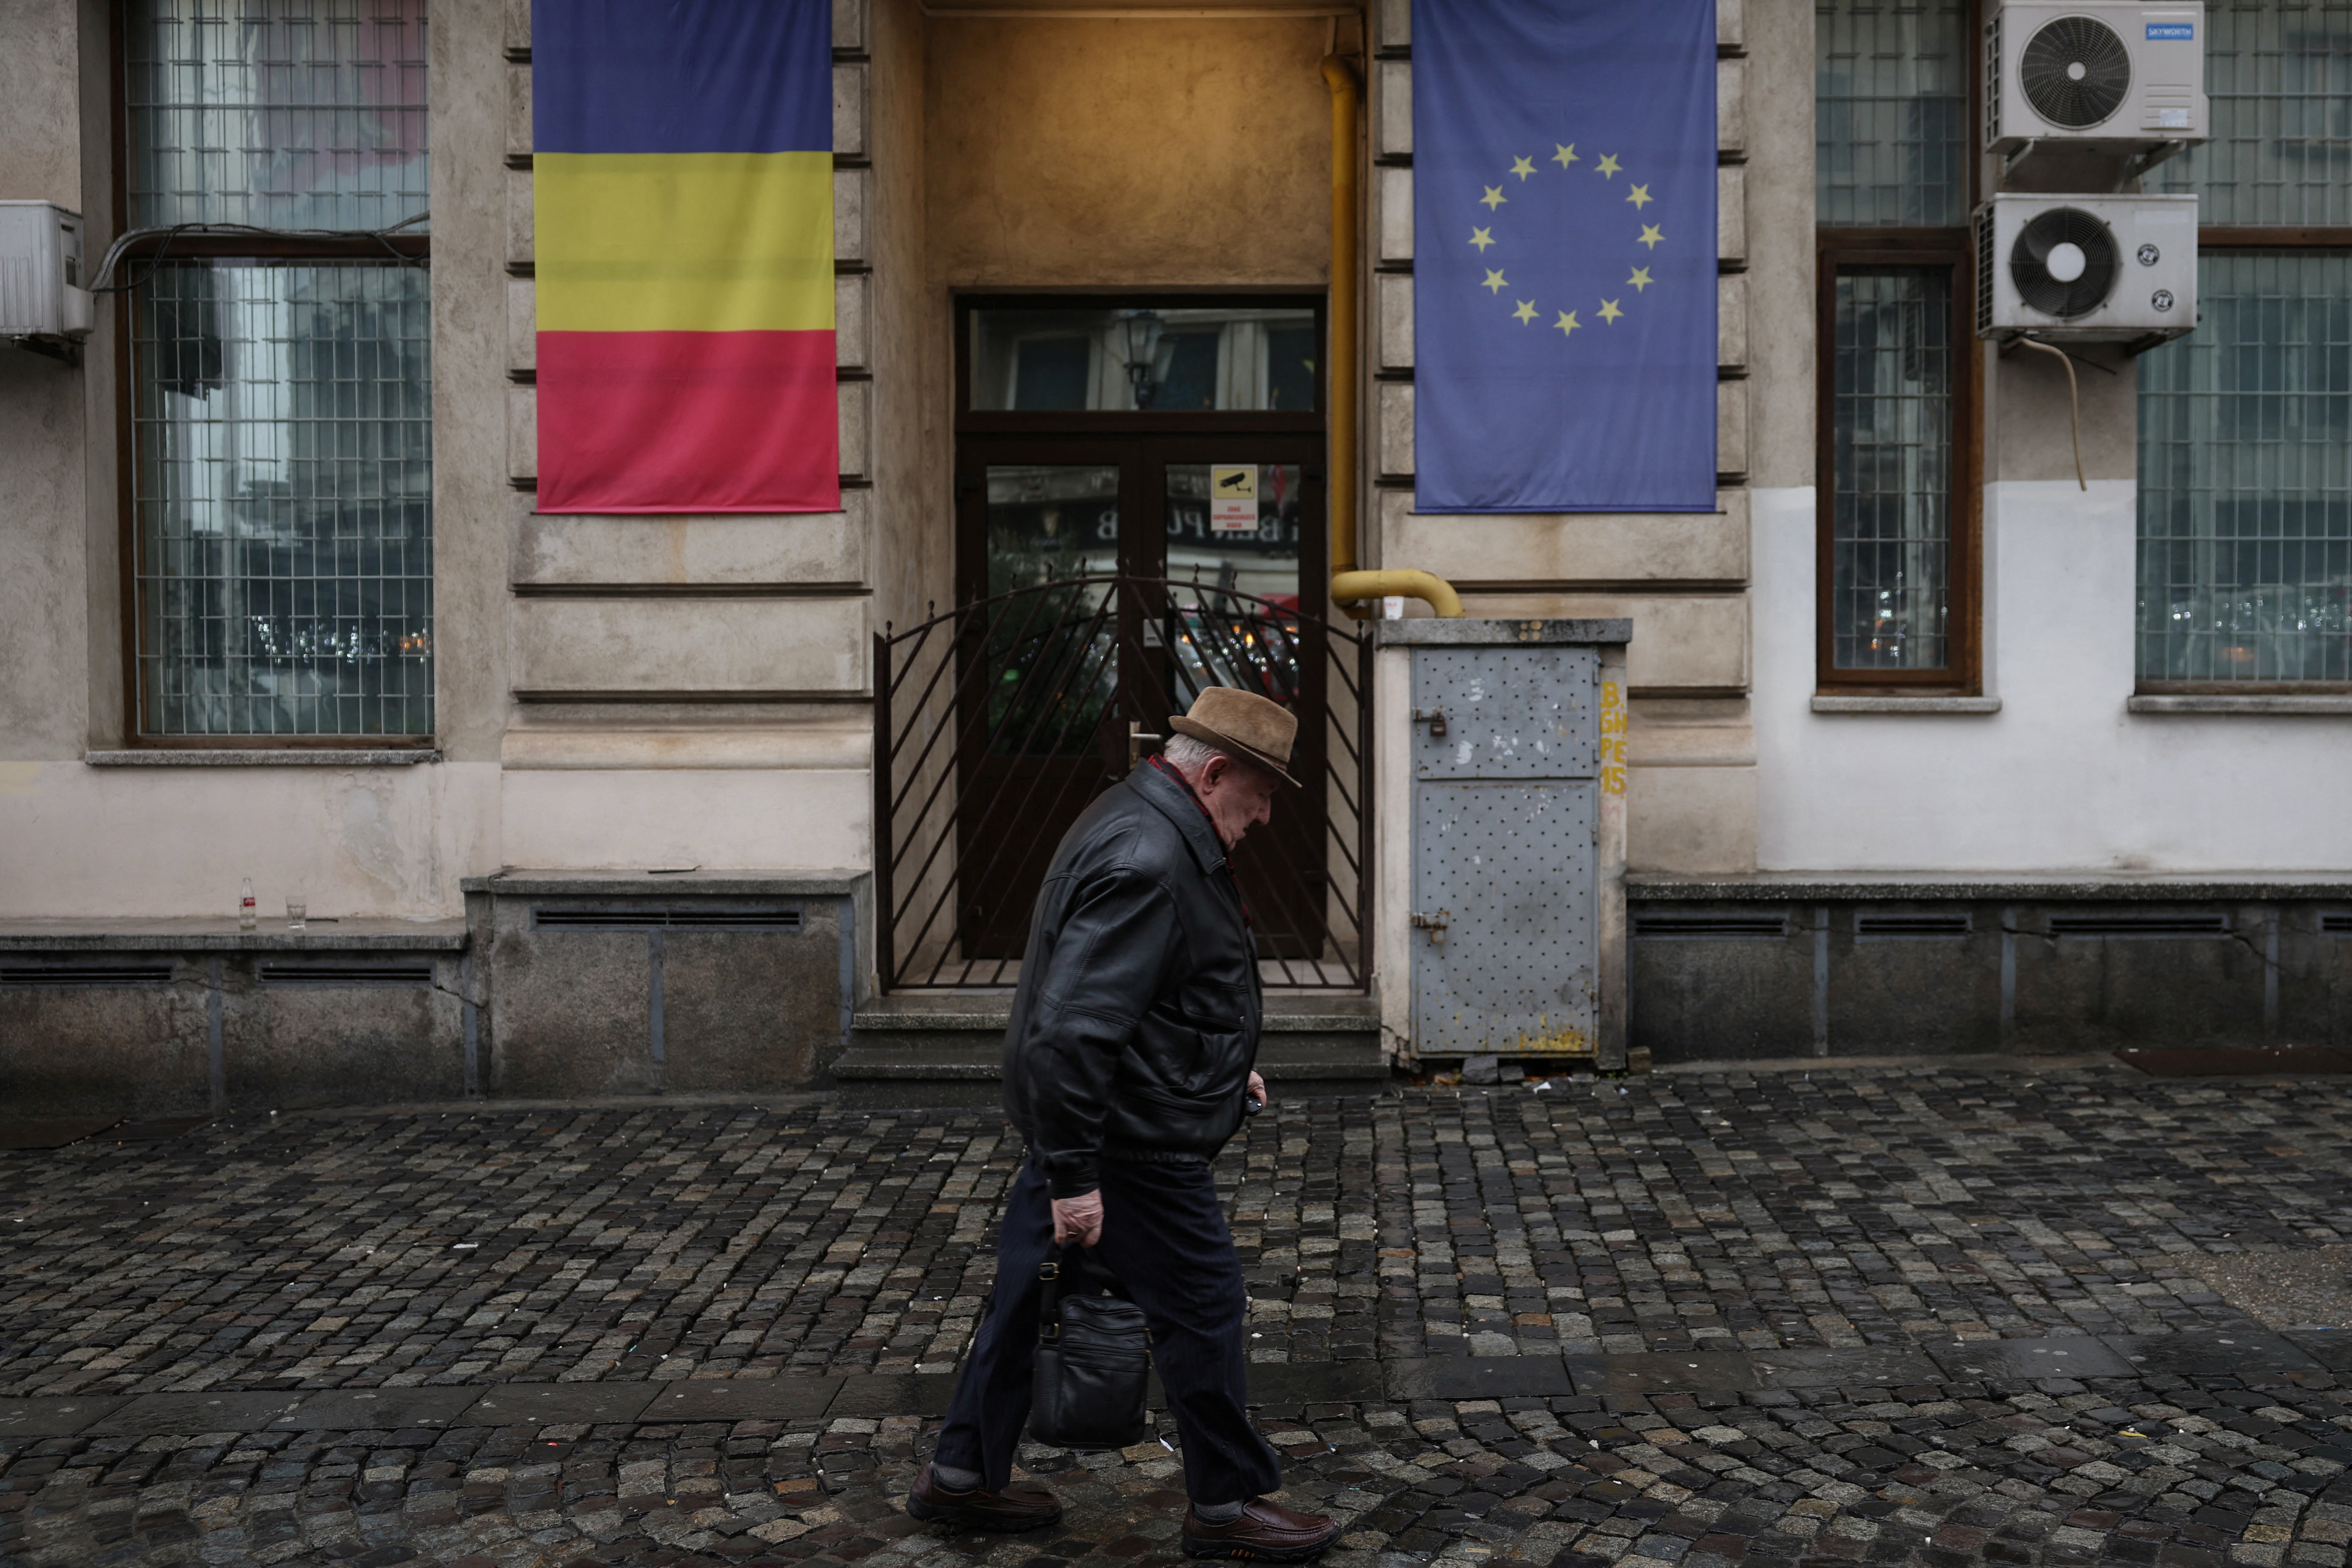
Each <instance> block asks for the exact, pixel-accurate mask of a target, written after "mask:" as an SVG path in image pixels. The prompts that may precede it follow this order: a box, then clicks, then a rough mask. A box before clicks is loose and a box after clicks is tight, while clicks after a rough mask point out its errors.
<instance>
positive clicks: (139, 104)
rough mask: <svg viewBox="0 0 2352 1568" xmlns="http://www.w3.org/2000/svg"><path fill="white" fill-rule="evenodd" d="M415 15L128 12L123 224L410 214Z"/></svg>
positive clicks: (355, 9) (416, 83)
mask: <svg viewBox="0 0 2352 1568" xmlns="http://www.w3.org/2000/svg"><path fill="white" fill-rule="evenodd" d="M126 52H127V56H128V58H127V60H126V68H125V73H124V85H125V89H126V92H127V95H128V103H129V110H130V117H131V125H130V131H131V210H132V213H133V215H134V216H133V219H132V221H133V222H134V223H136V224H139V225H142V226H152V225H162V224H175V223H243V224H255V225H259V226H267V227H272V228H385V227H389V226H392V225H394V224H397V223H401V222H403V221H404V220H405V219H409V218H413V217H416V216H419V215H421V214H423V213H424V211H425V206H426V203H427V190H428V186H427V182H426V178H425V0H267V3H266V4H257V3H254V0H132V3H131V11H130V18H129V26H128V29H127V45H126ZM415 228H416V230H421V228H422V225H418V226H415Z"/></svg>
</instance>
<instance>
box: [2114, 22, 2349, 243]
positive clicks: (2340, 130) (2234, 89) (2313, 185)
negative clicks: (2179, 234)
mask: <svg viewBox="0 0 2352 1568" xmlns="http://www.w3.org/2000/svg"><path fill="white" fill-rule="evenodd" d="M2205 33H2206V44H2205V89H2206V93H2207V95H2208V97H2210V100H2212V109H2213V116H2212V121H2211V125H2210V129H2211V132H2212V139H2211V140H2210V141H2208V142H2204V143H2203V144H2201V145H2200V146H2195V147H2191V148H2189V150H2188V151H2187V152H2186V153H2182V154H2181V155H2180V156H2179V157H2178V158H2175V159H2173V160H2171V161H2170V162H2168V163H2163V164H2160V165H2158V167H2157V168H2156V169H2155V170H2153V171H2151V173H2150V174H2149V175H2148V177H2147V181H2146V188H2147V189H2148V190H2151V191H2158V190H2160V191H2167V192H2179V193H2181V194H2184V195H2185V194H2189V193H2194V194H2195V195H2198V196H2199V197H2200V198H2201V200H2200V203H2199V207H2198V221H2199V222H2200V223H2215V224H2260V223H2276V224H2296V225H2321V224H2352V5H2344V4H2342V3H2341V0H2334V3H2328V4H2318V3H2314V0H2206V4H2205Z"/></svg>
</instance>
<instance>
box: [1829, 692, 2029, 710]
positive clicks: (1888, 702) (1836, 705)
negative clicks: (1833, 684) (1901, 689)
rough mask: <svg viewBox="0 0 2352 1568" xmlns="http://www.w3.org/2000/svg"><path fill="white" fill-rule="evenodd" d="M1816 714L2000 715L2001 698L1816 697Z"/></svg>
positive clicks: (1890, 693) (1891, 694)
mask: <svg viewBox="0 0 2352 1568" xmlns="http://www.w3.org/2000/svg"><path fill="white" fill-rule="evenodd" d="M1813 711H1814V712H1816V713H1915V714H1916V713H1998V712H2000V698H1998V697H1904V696H1897V695H1896V694H1895V693H1893V692H1888V693H1887V694H1885V696H1878V695H1875V694H1873V695H1871V696H1867V697H1855V696H1836V697H1832V696H1817V697H1815V698H1814V699H1813Z"/></svg>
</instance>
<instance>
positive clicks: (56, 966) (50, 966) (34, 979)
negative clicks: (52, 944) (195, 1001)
mask: <svg viewBox="0 0 2352 1568" xmlns="http://www.w3.org/2000/svg"><path fill="white" fill-rule="evenodd" d="M171 983H172V966H171V964H170V963H73V964H67V963H9V964H0V989H5V990H11V991H44V990H56V989H58V988H61V987H67V986H81V985H169V984H171Z"/></svg>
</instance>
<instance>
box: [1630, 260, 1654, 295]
mask: <svg viewBox="0 0 2352 1568" xmlns="http://www.w3.org/2000/svg"><path fill="white" fill-rule="evenodd" d="M1653 281H1654V279H1652V278H1651V276H1650V269H1649V268H1646V267H1636V268H1633V276H1632V277H1631V278H1628V279H1625V282H1626V284H1627V285H1628V286H1629V287H1630V288H1632V289H1633V292H1634V293H1636V294H1639V293H1640V292H1641V291H1642V290H1643V289H1647V288H1648V287H1649V286H1650V285H1651V283H1652V282H1653Z"/></svg>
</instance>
